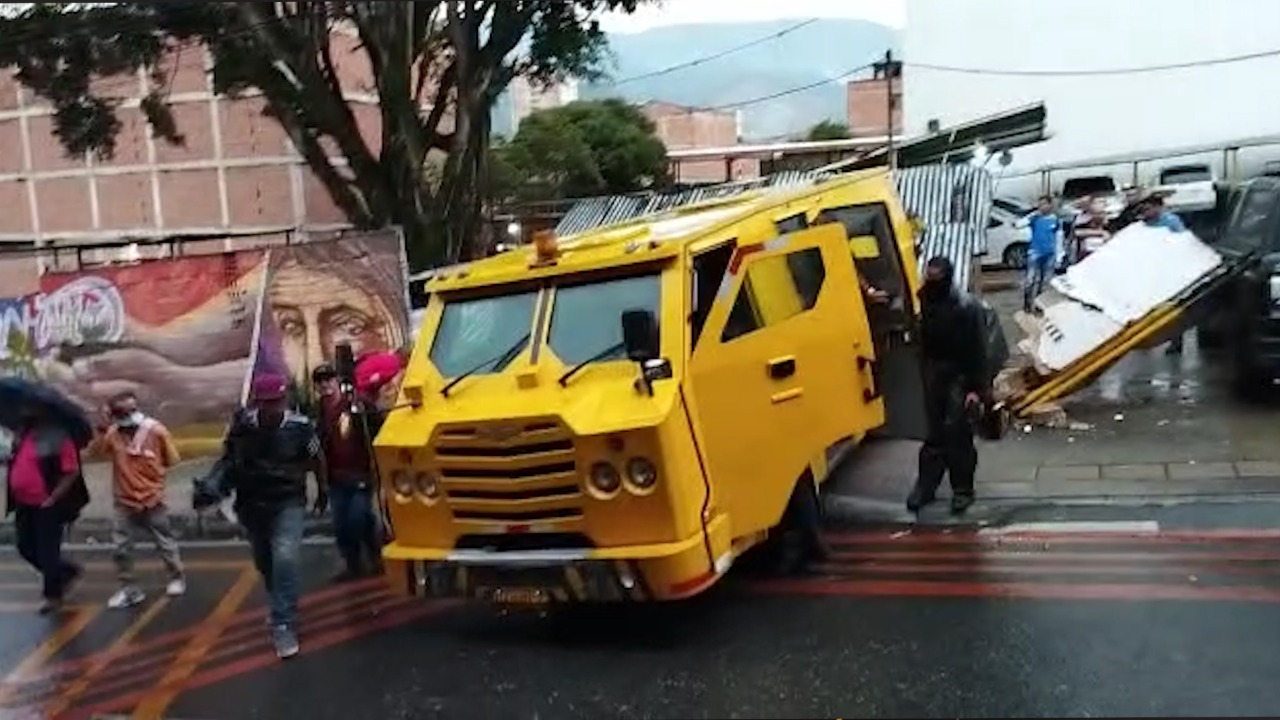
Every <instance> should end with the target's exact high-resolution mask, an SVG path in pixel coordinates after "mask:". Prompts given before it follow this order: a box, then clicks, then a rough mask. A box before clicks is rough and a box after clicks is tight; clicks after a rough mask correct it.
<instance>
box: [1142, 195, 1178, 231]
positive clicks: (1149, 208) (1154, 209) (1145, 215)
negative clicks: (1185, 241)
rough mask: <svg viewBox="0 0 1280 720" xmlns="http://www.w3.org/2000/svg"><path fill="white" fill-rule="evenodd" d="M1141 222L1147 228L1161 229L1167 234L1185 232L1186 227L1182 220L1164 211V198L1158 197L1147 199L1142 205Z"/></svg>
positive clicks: (1153, 196)
mask: <svg viewBox="0 0 1280 720" xmlns="http://www.w3.org/2000/svg"><path fill="white" fill-rule="evenodd" d="M1142 221H1143V222H1144V223H1146V224H1147V226H1148V227H1162V228H1165V229H1166V230H1168V231H1169V232H1176V233H1180V232H1186V231H1187V226H1186V225H1185V224H1184V223H1183V222H1182V218H1180V217H1178V216H1177V215H1176V214H1174V213H1171V212H1169V211H1168V210H1165V209H1164V198H1163V197H1161V196H1160V195H1152V196H1151V197H1148V198H1147V199H1146V200H1145V201H1143V204H1142Z"/></svg>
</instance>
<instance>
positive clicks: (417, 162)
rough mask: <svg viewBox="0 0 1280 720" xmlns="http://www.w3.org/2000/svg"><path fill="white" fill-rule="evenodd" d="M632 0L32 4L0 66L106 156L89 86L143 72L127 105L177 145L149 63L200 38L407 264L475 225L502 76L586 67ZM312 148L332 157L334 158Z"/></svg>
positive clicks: (102, 109) (445, 247)
mask: <svg viewBox="0 0 1280 720" xmlns="http://www.w3.org/2000/svg"><path fill="white" fill-rule="evenodd" d="M647 1H648V0H477V1H476V2H466V3H460V2H449V1H446V0H432V1H424V0H412V1H409V0H404V1H399V2H372V1H369V2H291V3H262V2H172V1H170V2H137V3H114V4H110V5H98V4H93V5H89V4H76V3H50V4H32V5H30V6H28V7H27V8H26V9H24V10H23V11H21V12H20V13H19V14H17V15H15V16H12V17H8V18H5V19H3V20H0V66H3V67H12V68H15V69H16V70H17V77H18V80H19V82H21V83H22V84H23V85H25V86H26V87H28V88H30V89H31V90H32V91H34V92H35V93H37V94H38V95H40V96H42V97H44V98H45V99H47V100H48V101H49V102H51V103H52V105H53V107H54V111H55V114H54V132H55V133H56V134H57V136H58V138H59V139H60V141H61V142H62V144H63V146H64V147H65V149H66V150H67V152H68V153H69V154H71V155H73V156H74V155H79V154H82V153H85V152H92V153H95V154H97V155H99V156H102V157H110V156H111V154H112V152H113V151H114V149H115V137H116V135H117V133H118V132H119V130H120V127H121V123H120V120H119V118H118V117H117V115H116V110H117V107H118V104H119V103H118V101H116V100H112V99H110V98H108V97H104V96H102V95H101V94H100V93H98V92H95V90H94V87H93V86H92V85H91V82H90V81H91V80H92V79H94V78H96V77H102V76H110V75H117V74H122V73H131V72H136V71H137V70H139V69H142V70H144V71H147V72H149V73H150V74H151V77H152V83H151V85H152V87H154V88H155V90H154V91H153V92H152V93H151V95H149V96H148V97H147V98H145V100H144V101H143V103H142V109H143V111H144V112H145V113H146V116H147V118H148V120H149V121H150V123H151V125H152V127H153V130H154V132H155V133H156V134H157V136H159V137H162V138H164V139H165V140H166V141H168V142H171V143H182V142H183V136H182V133H181V130H182V128H180V127H178V125H177V123H176V122H175V119H174V116H173V115H172V113H171V112H170V111H169V108H168V106H167V104H166V87H167V85H168V82H167V77H166V73H165V72H164V71H163V69H162V68H161V67H160V61H161V59H162V58H163V57H164V56H165V54H166V53H167V52H169V51H172V50H173V49H174V48H175V47H178V46H182V47H185V46H188V45H192V46H196V45H200V44H202V45H205V46H207V47H208V48H209V49H210V51H211V53H212V55H213V59H214V67H213V79H214V85H215V87H216V89H217V90H218V91H219V92H224V93H227V94H232V95H234V94H236V93H238V92H243V91H245V90H248V89H257V90H260V91H261V92H262V94H263V97H264V99H265V101H266V105H267V112H268V114H269V115H270V116H271V117H273V118H274V119H275V120H276V121H278V122H279V123H280V124H281V126H282V127H283V128H284V130H285V131H286V132H287V133H288V135H289V137H290V138H291V139H292V140H293V143H294V144H295V145H296V146H297V147H298V150H299V152H300V153H301V154H302V156H303V158H305V160H306V162H307V164H308V165H309V166H310V168H311V170H312V171H313V172H314V173H315V174H316V176H317V177H318V178H319V179H320V181H321V182H323V183H324V186H325V188H326V189H327V190H328V192H329V194H330V195H331V196H332V197H333V200H334V201H335V203H337V205H338V207H340V208H342V210H343V211H344V212H345V213H346V215H347V217H348V218H349V219H350V220H351V221H352V222H353V223H355V224H356V225H357V226H360V227H380V226H385V225H387V224H398V225H401V226H403V227H404V229H405V231H406V234H407V236H408V238H409V255H410V261H411V264H413V265H414V267H415V268H421V267H423V266H427V265H431V264H434V263H437V262H441V261H445V260H452V259H455V258H457V257H459V256H460V255H462V254H463V253H464V249H465V246H466V245H467V244H468V243H469V242H470V241H471V240H472V239H473V238H474V237H475V236H476V235H477V232H478V229H479V226H480V218H481V213H480V210H481V202H482V198H483V196H484V195H485V193H484V192H482V189H483V188H484V187H485V184H486V182H487V173H488V160H489V157H490V152H489V143H490V127H491V112H492V108H493V105H494V102H495V100H496V99H497V98H498V96H499V95H500V94H501V93H502V91H503V90H504V89H505V88H506V87H507V86H508V84H509V83H510V82H511V80H512V79H513V78H514V77H516V76H518V75H524V76H528V77H530V78H531V79H532V80H533V81H535V82H540V83H545V82H550V81H553V80H556V79H560V78H563V77H565V76H577V77H583V78H588V79H590V78H593V77H597V76H598V75H599V70H598V69H599V67H600V65H601V62H602V60H603V59H604V57H605V50H606V40H605V36H604V34H603V32H602V31H601V30H600V27H599V24H598V22H597V21H596V20H595V19H594V18H595V17H596V16H597V15H598V14H599V13H601V12H604V11H608V10H622V11H626V12H632V11H634V10H635V8H636V6H637V5H638V4H641V3H643V2H647ZM338 29H340V30H341V31H344V32H354V33H355V34H356V35H358V38H359V44H358V47H359V49H358V50H357V51H356V52H358V53H360V54H362V55H364V56H365V57H364V59H365V60H367V63H368V65H369V67H370V68H371V70H372V78H373V87H372V88H369V90H371V91H372V92H374V93H376V94H377V96H378V107H379V109H380V112H381V120H382V136H381V138H380V140H381V145H380V149H378V150H376V151H375V150H373V149H372V147H371V145H370V144H369V143H367V142H366V141H365V139H364V138H362V137H361V135H360V132H359V127H358V126H357V124H356V119H355V116H354V114H353V113H352V112H351V110H350V108H349V107H348V105H347V103H346V101H345V100H344V97H343V91H344V88H343V87H341V85H340V81H339V75H338V71H337V66H338V63H337V62H336V61H335V57H334V56H335V50H334V47H333V43H332V39H333V33H334V31H335V30H338ZM346 89H347V90H350V89H351V88H346ZM326 144H332V145H333V146H335V147H336V148H337V149H338V150H339V151H340V152H341V154H342V155H343V156H344V157H345V163H334V162H333V161H332V160H331V159H330V158H329V156H328V152H326V150H325V146H326ZM432 151H438V152H439V153H442V154H443V155H444V157H445V158H446V159H445V160H444V161H443V163H442V164H441V166H440V167H439V170H438V173H436V172H424V166H425V165H426V162H427V157H428V153H431V152H432Z"/></svg>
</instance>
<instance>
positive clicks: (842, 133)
mask: <svg viewBox="0 0 1280 720" xmlns="http://www.w3.org/2000/svg"><path fill="white" fill-rule="evenodd" d="M849 137H850V135H849V126H848V125H845V124H844V123H839V122H836V121H835V120H823V121H822V122H820V123H818V124H817V125H814V126H813V127H811V128H809V132H808V134H806V135H805V139H806V140H811V141H815V142H816V141H821V140H847V139H849Z"/></svg>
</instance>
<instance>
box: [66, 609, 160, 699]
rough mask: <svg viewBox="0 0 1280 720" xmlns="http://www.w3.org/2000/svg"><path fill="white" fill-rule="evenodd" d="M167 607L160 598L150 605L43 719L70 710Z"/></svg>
mask: <svg viewBox="0 0 1280 720" xmlns="http://www.w3.org/2000/svg"><path fill="white" fill-rule="evenodd" d="M168 606H169V598H167V597H163V598H160V599H159V600H157V601H156V602H154V603H152V604H151V607H149V608H147V610H146V611H145V612H143V613H142V614H141V615H139V616H138V617H137V618H135V619H134V621H133V622H132V623H130V624H129V627H127V628H125V631H124V632H122V633H120V636H119V637H117V638H116V639H115V641H113V642H112V643H111V645H110V646H108V647H107V649H106V652H104V653H102V655H101V656H100V657H99V658H98V659H97V660H95V661H94V662H93V664H92V665H90V666H89V667H88V668H86V669H85V671H84V673H83V674H81V675H80V677H78V678H76V681H75V682H74V683H71V685H69V686H67V687H66V688H65V689H64V690H63V691H62V693H61V694H59V695H58V697H57V698H56V699H55V700H54V701H53V703H51V704H50V706H49V707H47V708H45V717H58V715H60V714H62V713H63V712H65V711H66V710H67V709H68V708H70V707H71V705H72V703H74V702H75V701H76V699H77V698H79V697H80V695H81V694H83V693H84V691H85V690H87V689H88V688H89V685H90V683H92V682H93V679H94V678H95V677H97V675H98V674H99V673H101V672H102V671H103V670H105V669H106V668H107V666H108V665H110V664H111V663H113V662H115V661H116V660H118V659H119V658H120V657H122V656H123V655H125V654H126V653H127V652H128V650H129V644H130V643H132V642H133V639H134V638H136V637H137V636H138V633H141V632H142V630H143V628H145V627H146V626H147V625H149V624H151V621H152V620H155V619H156V617H157V616H159V615H160V613H161V612H162V611H163V610H164V609H165V608H166V607H168Z"/></svg>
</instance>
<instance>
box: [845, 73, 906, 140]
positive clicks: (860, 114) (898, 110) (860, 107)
mask: <svg viewBox="0 0 1280 720" xmlns="http://www.w3.org/2000/svg"><path fill="white" fill-rule="evenodd" d="M888 92H889V82H888V81H887V80H886V79H884V78H877V79H874V80H854V81H851V82H849V83H848V84H847V85H846V93H847V103H848V113H849V117H848V123H849V130H850V132H851V133H852V135H853V136H854V137H879V136H883V135H887V134H888V124H889V123H888V122H887V117H888V114H889V98H888ZM893 94H894V96H895V101H896V102H895V104H894V108H893V133H894V134H895V135H901V134H902V78H901V77H895V78H893Z"/></svg>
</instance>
